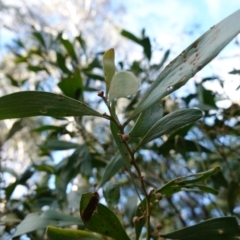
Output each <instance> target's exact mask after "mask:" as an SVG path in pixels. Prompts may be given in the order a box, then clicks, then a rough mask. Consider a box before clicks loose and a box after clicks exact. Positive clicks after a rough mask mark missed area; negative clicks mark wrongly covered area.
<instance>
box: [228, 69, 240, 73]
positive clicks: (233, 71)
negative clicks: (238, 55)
mask: <svg viewBox="0 0 240 240" xmlns="http://www.w3.org/2000/svg"><path fill="white" fill-rule="evenodd" d="M229 73H230V74H240V70H236V69H234V70H232V71H231V72H229Z"/></svg>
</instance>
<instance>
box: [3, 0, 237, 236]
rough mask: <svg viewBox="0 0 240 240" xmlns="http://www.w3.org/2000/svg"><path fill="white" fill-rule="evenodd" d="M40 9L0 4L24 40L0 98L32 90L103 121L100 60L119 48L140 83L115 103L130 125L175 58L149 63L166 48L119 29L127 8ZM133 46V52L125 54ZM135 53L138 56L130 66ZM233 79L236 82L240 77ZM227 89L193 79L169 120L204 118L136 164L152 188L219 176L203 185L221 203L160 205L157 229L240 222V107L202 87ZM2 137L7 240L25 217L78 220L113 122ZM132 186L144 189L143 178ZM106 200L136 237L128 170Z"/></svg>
mask: <svg viewBox="0 0 240 240" xmlns="http://www.w3.org/2000/svg"><path fill="white" fill-rule="evenodd" d="M40 2H41V1H39V3H34V2H33V3H32V4H33V5H32V6H30V5H25V7H22V6H20V5H19V6H17V5H15V4H14V5H10V4H7V5H6V4H4V3H3V2H0V4H1V5H0V6H1V16H2V17H1V18H2V20H3V18H4V17H5V16H8V15H11V19H10V20H9V21H8V23H9V24H8V25H7V24H6V26H5V27H9V28H11V30H12V31H13V32H15V33H16V32H17V33H18V34H16V38H15V40H14V41H13V42H9V44H8V46H7V47H6V48H5V50H4V54H3V55H2V57H1V59H0V60H1V73H0V95H1V96H3V95H5V94H7V93H12V92H17V91H28V90H37V91H47V92H54V93H60V94H64V95H66V96H69V97H71V98H74V99H77V100H81V101H84V102H86V103H87V104H88V105H90V106H91V107H92V108H94V109H96V110H98V111H100V112H102V113H104V112H105V111H106V109H105V108H104V105H103V104H102V102H101V101H102V100H101V99H100V98H99V97H97V92H98V91H103V90H104V81H103V80H104V76H103V70H102V63H101V60H102V55H103V53H104V51H106V50H107V49H108V48H110V47H114V48H115V49H116V58H117V62H116V68H117V70H130V71H132V72H134V73H135V75H136V76H137V77H138V79H139V80H140V82H141V89H140V91H139V92H138V93H137V94H136V96H134V97H132V98H128V99H119V100H118V102H117V111H118V114H119V116H121V118H122V119H123V118H125V117H127V116H128V115H129V114H130V113H131V111H132V109H133V107H134V106H135V104H136V103H137V102H138V100H139V98H140V97H141V93H142V92H143V91H144V90H145V89H146V88H147V87H148V86H149V85H150V84H151V82H152V79H154V78H155V77H156V75H157V74H158V73H159V69H160V70H162V69H163V68H164V66H165V65H166V64H167V63H168V62H169V61H170V59H169V54H170V52H171V49H161V53H162V54H161V58H160V59H159V61H158V62H156V61H152V55H153V54H154V51H158V49H159V48H161V46H158V44H157V43H156V42H155V41H153V40H152V39H151V35H149V36H148V35H147V34H146V32H145V30H143V31H142V32H141V33H139V36H135V35H134V34H132V33H130V32H128V30H127V29H122V30H119V29H117V28H116V27H115V25H114V18H115V17H116V15H117V17H121V16H123V15H124V8H123V7H122V6H120V5H119V6H116V5H114V4H113V2H111V1H110V0H105V1H94V3H93V1H89V4H88V3H87V2H88V1H80V3H79V1H74V0H72V1H67V2H66V3H64V4H59V1H55V2H53V3H54V4H55V5H54V4H53V3H52V5H51V7H50V5H47V4H41V3H40ZM34 4H35V5H34ZM36 4H37V5H36ZM110 10H111V11H110ZM110 12H111V14H108V13H110ZM114 13H117V14H116V15H114ZM113 15H114V16H113ZM8 17H9V16H8ZM146 30H147V29H146ZM126 40H127V41H126ZM128 44H129V45H128ZM133 45H136V46H137V47H136V48H135V49H133V50H132V51H129V46H133ZM236 48H239V44H238V43H237V44H236ZM156 49H157V50H156ZM134 51H138V53H137V55H138V56H139V55H140V56H141V57H140V58H137V59H134V56H132V54H133V55H134ZM141 54H142V55H141ZM129 55H131V58H129V57H128V56H129ZM130 59H134V60H130ZM230 74H236V75H239V74H240V69H232V71H231V72H230ZM224 80H226V79H222V78H221V77H220V76H217V75H214V76H212V75H210V76H205V77H204V78H202V79H201V80H199V79H198V80H195V79H192V81H191V91H189V92H188V93H186V92H185V93H184V94H183V93H182V92H181V91H182V90H181V89H180V90H178V92H177V93H173V94H171V95H170V96H168V97H166V98H165V99H164V101H163V103H162V104H163V114H164V115H166V114H168V113H169V112H171V111H173V110H176V109H179V108H188V107H198V108H200V109H202V110H203V111H204V113H205V115H204V117H203V119H202V120H201V121H198V122H196V123H194V124H191V125H188V126H185V127H183V128H181V129H178V130H176V131H174V132H172V133H171V134H169V135H165V136H163V137H162V138H161V139H157V140H154V141H152V142H151V143H149V144H148V145H146V146H145V147H143V148H142V149H141V150H140V152H139V153H138V155H137V161H138V163H139V165H140V166H141V170H142V172H143V173H144V175H145V180H146V183H147V186H148V187H149V189H151V188H159V187H160V186H161V185H162V184H163V183H166V182H167V181H169V180H171V179H173V178H176V177H178V176H184V175H188V174H191V173H196V172H201V171H205V170H208V169H210V168H212V167H214V166H216V165H220V166H222V168H223V170H222V171H221V172H219V173H218V174H216V175H214V176H213V177H212V178H211V179H210V180H209V181H208V182H206V184H208V185H209V186H212V187H214V188H215V189H218V191H219V194H218V195H216V196H215V195H212V194H211V193H209V194H207V193H204V194H203V193H202V192H199V191H195V192H193V191H191V192H189V191H188V189H186V190H185V191H181V192H180V193H177V194H174V195H173V196H170V197H166V198H164V199H163V200H162V201H160V202H159V205H158V207H157V208H156V209H154V212H153V216H154V217H153V219H152V222H153V223H158V222H161V223H162V224H163V226H164V231H166V232H167V231H171V230H174V229H177V228H180V227H183V226H187V225H190V224H193V223H197V222H199V221H201V220H203V219H208V218H212V217H218V216H227V215H231V214H234V215H235V216H237V217H240V201H239V195H240V185H239V180H240V179H239V176H240V175H239V171H240V163H239V161H240V159H239V156H240V138H239V130H240V118H239V115H240V108H239V105H238V104H237V103H233V102H230V100H229V99H228V98H227V97H226V94H225V93H224V90H223V88H222V90H223V91H222V94H219V93H217V92H216V91H213V90H210V89H209V88H207V87H206V86H209V85H211V86H214V84H218V85H219V86H223V82H224ZM239 85H240V84H239ZM213 88H214V87H213ZM213 88H211V89H213ZM222 100H228V104H227V106H223V107H219V104H217V103H218V102H220V101H222ZM0 132H1V134H0V160H1V175H0V176H1V192H0V194H1V199H0V201H1V202H0V212H1V221H2V225H1V226H0V230H1V235H2V239H9V238H11V235H12V234H13V233H14V231H15V230H16V226H17V224H18V223H19V221H21V220H23V219H24V218H25V216H26V215H27V214H28V213H33V212H41V211H48V210H57V211H61V212H63V213H67V214H70V215H72V216H77V217H79V199H80V196H81V194H82V193H84V192H87V191H94V189H95V186H96V185H97V184H98V183H99V181H100V179H101V178H102V176H103V174H104V169H105V167H106V165H107V163H108V162H109V160H110V159H111V158H112V156H114V154H115V153H116V146H115V145H114V143H113V142H114V141H113V138H112V136H111V134H110V131H109V126H108V122H107V121H105V120H102V119H98V118H97V119H96V118H93V117H82V118H80V117H75V118H74V117H66V118H50V117H34V118H27V119H16V120H5V121H1V122H0ZM136 185H137V187H140V186H138V180H137V176H136ZM100 195H101V202H103V203H105V204H107V205H108V206H109V207H110V208H112V209H113V210H114V212H115V213H116V214H117V215H118V217H119V218H120V219H121V221H122V222H123V223H124V226H125V227H126V229H127V231H128V232H129V233H132V232H133V231H134V230H133V223H132V218H133V216H134V212H135V209H136V206H137V203H138V198H137V196H136V193H135V190H134V188H133V187H132V184H131V180H130V178H129V175H128V173H127V171H126V170H125V169H119V171H118V172H117V174H115V175H114V176H113V177H112V178H111V179H110V180H109V181H108V182H107V183H106V184H105V185H104V187H103V188H102V189H100ZM43 235H44V229H42V230H38V231H36V232H33V233H28V234H27V235H26V234H25V235H23V236H22V237H19V238H16V239H43Z"/></svg>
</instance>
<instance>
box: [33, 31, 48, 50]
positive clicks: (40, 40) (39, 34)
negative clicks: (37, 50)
mask: <svg viewBox="0 0 240 240" xmlns="http://www.w3.org/2000/svg"><path fill="white" fill-rule="evenodd" d="M32 34H33V36H34V37H35V38H36V39H37V40H38V41H39V43H40V44H41V45H42V46H43V47H46V43H45V40H44V37H43V33H41V32H33V33H32Z"/></svg>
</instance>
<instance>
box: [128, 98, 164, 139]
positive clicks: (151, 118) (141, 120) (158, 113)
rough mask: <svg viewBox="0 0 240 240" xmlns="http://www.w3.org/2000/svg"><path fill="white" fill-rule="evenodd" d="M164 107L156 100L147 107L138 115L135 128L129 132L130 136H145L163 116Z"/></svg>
mask: <svg viewBox="0 0 240 240" xmlns="http://www.w3.org/2000/svg"><path fill="white" fill-rule="evenodd" d="M162 115H163V108H162V106H161V103H159V102H156V103H154V104H153V105H152V106H151V107H149V108H148V109H146V110H145V111H144V112H142V113H141V114H140V116H139V117H138V119H137V121H136V123H135V125H134V127H133V129H132V130H131V132H130V133H129V135H130V137H143V136H144V135H145V134H146V133H147V132H148V130H149V129H150V128H151V127H152V126H153V125H154V124H155V123H156V122H157V121H158V120H159V119H160V118H161V117H162Z"/></svg>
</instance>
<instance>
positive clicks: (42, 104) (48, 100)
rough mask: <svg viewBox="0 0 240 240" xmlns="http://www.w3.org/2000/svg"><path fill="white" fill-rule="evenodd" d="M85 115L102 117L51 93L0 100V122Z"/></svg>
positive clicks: (19, 94) (71, 100)
mask: <svg viewBox="0 0 240 240" xmlns="http://www.w3.org/2000/svg"><path fill="white" fill-rule="evenodd" d="M83 115H92V116H98V117H102V115H101V114H100V113H98V112H96V111H95V110H93V109H91V108H90V107H88V106H87V105H86V104H84V103H82V102H79V101H76V100H74V99H71V98H68V97H66V96H63V95H58V94H54V93H49V92H37V91H27V92H18V93H12V94H9V95H6V96H3V97H1V98H0V120H2V119H10V118H24V117H33V116H52V117H64V116H83Z"/></svg>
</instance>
